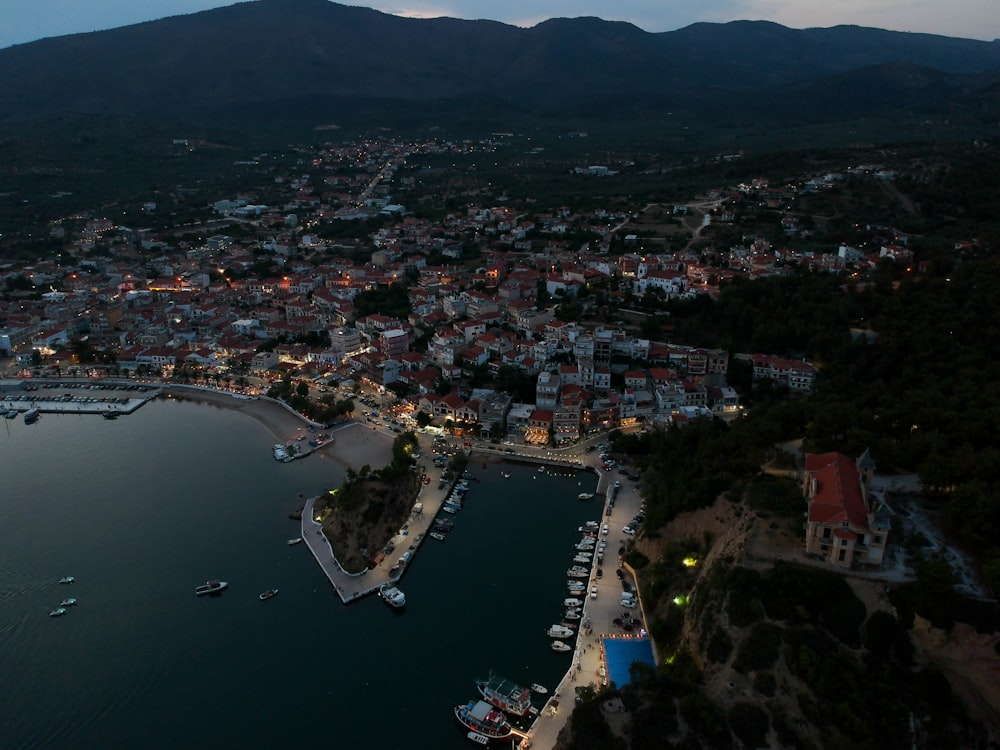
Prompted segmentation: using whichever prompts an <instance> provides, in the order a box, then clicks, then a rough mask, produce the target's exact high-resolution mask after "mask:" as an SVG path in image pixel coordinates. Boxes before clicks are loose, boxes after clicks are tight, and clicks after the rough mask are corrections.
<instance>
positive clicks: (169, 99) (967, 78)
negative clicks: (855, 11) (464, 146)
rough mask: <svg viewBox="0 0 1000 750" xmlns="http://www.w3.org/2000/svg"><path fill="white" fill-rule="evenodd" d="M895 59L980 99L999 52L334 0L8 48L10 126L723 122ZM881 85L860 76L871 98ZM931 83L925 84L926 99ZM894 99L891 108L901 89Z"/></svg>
mask: <svg viewBox="0 0 1000 750" xmlns="http://www.w3.org/2000/svg"><path fill="white" fill-rule="evenodd" d="M889 64H891V65H900V64H909V65H913V66H920V67H921V68H925V69H927V70H928V71H933V72H935V75H940V76H942V80H943V81H947V85H945V86H944V87H943V88H942V89H941V90H942V92H948V95H949V96H963V97H964V96H970V95H971V96H974V92H975V90H976V87H977V85H983V81H982V80H981V79H979V78H974V76H975V75H977V74H982V73H984V72H987V71H991V70H993V71H995V70H1000V44H998V43H995V42H994V43H988V42H980V41H975V40H965V39H954V38H948V37H941V36H934V35H927V34H908V33H899V32H891V31H884V30H879V29H868V28H860V27H854V26H839V27H834V28H828V29H805V30H794V29H789V28H785V27H783V26H780V25H778V24H774V23H769V22H751V21H739V22H733V23H727V24H706V23H699V24H694V25H692V26H688V27H686V28H684V29H680V30H678V31H672V32H664V33H656V34H653V33H648V32H645V31H643V30H641V29H639V28H637V27H635V26H633V25H631V24H627V23H621V22H608V21H603V20H601V19H597V18H575V19H564V18H560V19H551V20H549V21H545V22H543V23H540V24H538V25H537V26H534V27H532V28H528V29H522V28H518V27H514V26H508V25H505V24H502V23H497V22H493V21H463V20H456V19H447V18H442V19H430V20H423V19H410V18H401V17H397V16H392V15H387V14H384V13H380V12H378V11H375V10H370V9H367V8H360V7H352V6H344V5H338V4H336V3H332V2H327V0H256V2H244V3H239V4H236V5H232V6H228V7H224V8H219V9H215V10H210V11H204V12H201V13H195V14H191V15H185V16H175V17H171V18H165V19H161V20H158V21H150V22H147V23H142V24H137V25H133V26H127V27H122V28H119V29H113V30H110V31H101V32H94V33H89V34H76V35H71V36H63V37H55V38H51V39H43V40H40V41H37V42H32V43H30V44H24V45H19V46H15V47H10V48H8V49H5V50H0V119H15V118H16V119H23V118H35V117H43V116H51V115H55V114H59V113H67V112H72V113H99V114H130V115H140V116H171V117H178V116H179V117H191V116H196V117H206V116H212V115H218V114H221V113H226V112H233V111H239V112H243V113H246V112H248V111H253V110H254V109H259V110H260V111H261V114H262V116H263V115H266V110H267V109H268V108H269V107H280V106H281V102H283V101H301V100H303V99H309V98H315V99H316V100H317V103H318V104H319V103H320V101H321V100H330V101H328V102H327V103H326V106H325V107H323V108H324V109H329V108H330V104H331V103H337V106H340V107H349V106H350V104H348V102H351V101H353V102H356V103H357V102H364V101H366V100H370V101H373V102H375V101H378V102H391V101H394V100H395V101H400V102H409V103H411V104H413V103H420V102H427V103H433V102H439V101H443V100H454V101H461V100H476V101H480V102H483V101H493V102H496V103H497V104H498V106H505V107H511V106H513V107H516V108H520V107H524V108H528V109H535V110H538V111H558V110H560V109H563V108H570V109H578V108H579V107H581V105H583V106H586V104H587V103H588V102H595V103H596V102H600V103H602V106H615V104H616V103H618V104H622V105H628V104H630V103H632V104H634V103H635V102H637V101H642V102H644V103H648V102H656V103H657V106H659V107H663V108H670V107H680V106H682V105H685V104H686V105H687V106H691V102H695V103H698V102H700V103H701V105H700V106H703V107H705V108H706V109H705V111H706V112H712V111H717V110H718V109H720V108H722V109H725V108H726V107H727V106H730V105H739V106H746V103H747V102H755V101H760V98H761V97H763V100H766V101H769V102H775V103H779V104H780V103H781V102H784V101H787V98H786V97H782V96H779V95H778V94H777V92H779V91H782V90H784V91H789V90H791V89H789V87H795V88H797V89H798V90H807V89H809V88H810V87H811V86H818V85H820V84H819V83H818V82H819V81H821V80H823V79H824V78H826V80H827V81H829V80H830V79H829V77H832V76H838V75H840V76H846V78H842V79H841V84H840V85H839V86H837V87H835V90H836V91H837V94H836V95H837V96H848V97H851V96H854V95H856V94H857V91H856V90H851V87H850V86H849V85H847V84H846V83H845V81H848V80H852V79H851V74H852V73H854V72H856V71H862V70H864V69H869V70H872V69H875V68H877V66H881V65H889ZM882 80H884V76H874V77H868V76H865V75H862V76H855V77H854V79H853V81H854V82H856V84H857V85H858V86H861V87H862V88H865V87H871V86H876V85H882V84H881V83H880V81H882ZM994 80H995V79H994ZM900 83H901V82H900V81H896V86H897V87H898V86H899V85H900ZM902 83H905V82H902ZM925 83H926V78H925V80H924V83H921V84H920V85H919V86H918V88H920V90H921V91H922V92H923V95H924V96H926V93H927V92H926V90H924V84H925ZM824 85H825V84H824ZM903 88H904V89H905V88H906V86H905V85H904V86H903ZM885 93H886V96H884V97H881V99H885V98H887V97H889V96H895V95H896V93H894V92H892V91H888V92H885ZM810 97H812V98H816V99H817V100H822V97H814V96H813V95H810ZM807 98H809V97H807ZM863 98H864V99H866V100H879V99H880V97H878V96H873V95H867V94H866V95H865V96H864V97H863ZM821 103H823V104H824V106H832V108H833V109H836V103H835V102H831V101H829V100H828V99H827V100H822V101H821ZM334 109H336V107H334Z"/></svg>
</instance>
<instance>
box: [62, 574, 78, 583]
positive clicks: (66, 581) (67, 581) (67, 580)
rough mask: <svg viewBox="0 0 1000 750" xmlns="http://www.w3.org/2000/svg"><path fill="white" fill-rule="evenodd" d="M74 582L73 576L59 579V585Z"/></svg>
mask: <svg viewBox="0 0 1000 750" xmlns="http://www.w3.org/2000/svg"><path fill="white" fill-rule="evenodd" d="M75 580H76V579H75V578H74V577H73V576H63V577H62V578H60V579H59V583H73V581H75Z"/></svg>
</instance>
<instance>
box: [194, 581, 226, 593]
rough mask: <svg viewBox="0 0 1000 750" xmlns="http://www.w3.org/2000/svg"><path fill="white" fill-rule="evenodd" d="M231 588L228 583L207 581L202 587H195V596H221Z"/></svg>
mask: <svg viewBox="0 0 1000 750" xmlns="http://www.w3.org/2000/svg"><path fill="white" fill-rule="evenodd" d="M228 586H229V583H227V582H226V581H219V580H215V579H213V580H210V581H205V582H204V583H203V584H202V585H201V586H197V587H195V590H194V594H195V596H205V595H206V594H221V593H222V592H223V591H225V590H226V588H227V587H228Z"/></svg>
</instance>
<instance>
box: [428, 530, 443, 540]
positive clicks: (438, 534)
mask: <svg viewBox="0 0 1000 750" xmlns="http://www.w3.org/2000/svg"><path fill="white" fill-rule="evenodd" d="M431 539H437V540H438V541H439V542H443V541H444V534H442V533H441V532H440V531H432V532H431Z"/></svg>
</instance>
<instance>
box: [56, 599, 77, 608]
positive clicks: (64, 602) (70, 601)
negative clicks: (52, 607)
mask: <svg viewBox="0 0 1000 750" xmlns="http://www.w3.org/2000/svg"><path fill="white" fill-rule="evenodd" d="M75 604H76V599H73V598H69V599H63V600H62V601H61V602H59V606H60V607H72V606H73V605H75Z"/></svg>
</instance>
